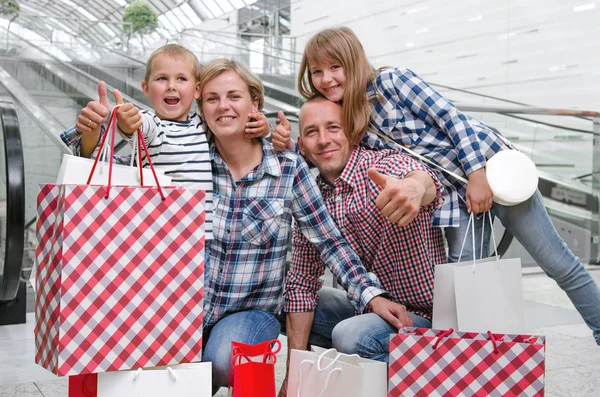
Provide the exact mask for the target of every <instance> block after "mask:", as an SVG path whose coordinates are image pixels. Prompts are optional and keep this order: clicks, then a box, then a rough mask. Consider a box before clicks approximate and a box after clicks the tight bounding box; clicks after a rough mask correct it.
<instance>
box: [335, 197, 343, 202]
mask: <svg viewBox="0 0 600 397" xmlns="http://www.w3.org/2000/svg"><path fill="white" fill-rule="evenodd" d="M335 201H337V202H338V203H339V202H340V201H342V196H339V195H338V196H335Z"/></svg>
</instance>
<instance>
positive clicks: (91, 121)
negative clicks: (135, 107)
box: [75, 81, 109, 140]
mask: <svg viewBox="0 0 600 397" xmlns="http://www.w3.org/2000/svg"><path fill="white" fill-rule="evenodd" d="M108 108H109V105H108V99H107V98H106V84H105V83H104V81H101V82H100V83H98V100H97V101H90V102H88V104H87V105H86V107H84V108H83V109H82V110H81V113H80V114H79V117H78V118H77V122H76V123H75V126H76V127H77V130H78V131H79V132H81V133H82V134H83V136H84V137H85V136H87V135H90V136H92V137H94V138H96V140H97V137H99V136H100V126H101V125H102V123H104V120H105V119H106V116H107V115H108Z"/></svg>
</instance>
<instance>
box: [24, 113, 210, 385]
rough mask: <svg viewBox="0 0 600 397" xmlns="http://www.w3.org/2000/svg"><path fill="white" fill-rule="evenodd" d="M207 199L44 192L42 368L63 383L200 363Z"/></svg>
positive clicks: (53, 188) (161, 192)
mask: <svg viewBox="0 0 600 397" xmlns="http://www.w3.org/2000/svg"><path fill="white" fill-rule="evenodd" d="M109 125H110V124H109ZM141 142H142V143H143V140H142V141H141ZM111 155H112V154H111ZM204 199H205V192H204V191H194V190H190V189H180V188H161V187H160V186H158V187H157V188H155V187H122V186H113V187H111V186H110V185H108V186H89V185H53V184H49V185H42V187H41V191H40V194H39V195H38V222H37V238H38V247H37V251H36V256H37V263H38V277H37V281H36V284H37V292H36V302H35V303H36V305H35V306H36V325H35V338H36V357H35V360H36V362H37V363H38V364H40V365H41V366H43V367H44V368H46V369H48V370H50V371H52V372H53V373H55V374H57V375H61V376H63V375H77V374H85V373H94V372H106V371H115V370H122V369H134V368H142V367H148V366H160V365H167V364H178V363H187V362H195V361H200V360H201V358H202V357H201V353H202V319H203V311H202V304H203V297H204V279H203V278H204V216H205V212H204Z"/></svg>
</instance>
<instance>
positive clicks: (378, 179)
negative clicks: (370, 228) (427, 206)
mask: <svg viewBox="0 0 600 397" xmlns="http://www.w3.org/2000/svg"><path fill="white" fill-rule="evenodd" d="M367 174H368V175H369V178H370V179H371V180H372V181H373V182H375V183H376V184H377V185H379V186H380V187H381V188H382V190H381V192H380V193H379V195H378V196H377V199H376V200H375V205H376V206H377V208H379V210H380V211H381V215H383V216H384V217H386V218H387V219H388V220H389V221H390V222H392V223H397V224H398V225H400V226H406V225H408V224H409V223H410V222H412V220H413V219H415V217H416V216H417V215H418V214H419V209H420V208H421V202H422V201H423V196H424V195H425V192H426V189H425V187H424V186H423V185H422V184H421V183H420V182H419V181H417V180H414V179H410V178H404V179H398V178H395V177H392V176H389V175H384V174H381V173H379V172H378V171H377V170H376V169H374V168H369V170H368V171H367Z"/></svg>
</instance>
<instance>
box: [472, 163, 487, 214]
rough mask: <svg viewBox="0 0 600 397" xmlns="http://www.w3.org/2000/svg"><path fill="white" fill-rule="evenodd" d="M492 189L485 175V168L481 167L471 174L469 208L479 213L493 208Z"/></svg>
mask: <svg viewBox="0 0 600 397" xmlns="http://www.w3.org/2000/svg"><path fill="white" fill-rule="evenodd" d="M492 204H493V195H492V189H491V188H490V185H489V184H488V181H487V177H486V175H485V168H480V169H478V170H477V171H474V172H472V173H471V174H470V175H469V183H468V184H467V209H468V210H469V212H473V213H475V214H479V213H481V212H486V211H489V210H490V209H491V208H492Z"/></svg>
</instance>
